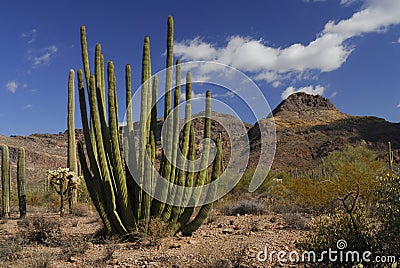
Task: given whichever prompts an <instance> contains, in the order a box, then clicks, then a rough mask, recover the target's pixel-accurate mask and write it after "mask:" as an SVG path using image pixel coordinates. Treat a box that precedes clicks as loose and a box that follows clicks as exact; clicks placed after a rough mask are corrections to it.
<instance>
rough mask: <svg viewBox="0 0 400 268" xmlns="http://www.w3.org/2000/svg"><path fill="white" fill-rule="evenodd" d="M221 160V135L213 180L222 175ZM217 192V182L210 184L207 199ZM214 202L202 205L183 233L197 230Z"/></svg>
mask: <svg viewBox="0 0 400 268" xmlns="http://www.w3.org/2000/svg"><path fill="white" fill-rule="evenodd" d="M221 162H222V146H221V137H219V138H218V139H217V153H216V156H215V160H214V163H213V171H212V174H211V182H214V181H216V180H217V179H218V178H219V176H220V175H221ZM216 192H217V184H216V183H215V184H210V188H209V190H208V192H207V200H212V199H214V197H215V194H216ZM212 205H213V202H210V203H208V204H205V205H203V206H201V208H200V210H199V212H198V214H197V215H196V217H195V218H194V220H193V221H191V222H190V223H189V224H187V225H184V226H183V227H182V229H181V231H182V234H183V235H191V234H192V233H193V232H194V231H196V230H197V229H198V228H199V227H200V226H201V225H202V224H203V222H204V220H205V219H206V218H207V215H208V214H209V213H210V211H211V209H212Z"/></svg>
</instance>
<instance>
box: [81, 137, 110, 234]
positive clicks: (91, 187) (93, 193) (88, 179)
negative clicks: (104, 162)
mask: <svg viewBox="0 0 400 268" xmlns="http://www.w3.org/2000/svg"><path fill="white" fill-rule="evenodd" d="M78 155H79V161H80V163H81V167H82V172H83V178H84V180H85V183H86V187H87V188H88V192H89V195H90V198H91V199H92V201H93V205H94V206H95V208H96V210H97V212H98V213H99V215H100V218H101V220H102V221H103V224H104V227H105V228H106V231H107V233H108V234H112V233H113V227H112V224H111V222H110V220H109V217H108V214H107V212H106V206H105V200H104V198H103V197H102V196H101V194H100V193H101V192H102V189H101V187H100V183H99V181H98V180H96V179H95V178H94V177H93V174H92V173H91V172H90V170H89V167H88V165H87V161H86V155H85V152H84V149H83V144H82V142H81V141H78Z"/></svg>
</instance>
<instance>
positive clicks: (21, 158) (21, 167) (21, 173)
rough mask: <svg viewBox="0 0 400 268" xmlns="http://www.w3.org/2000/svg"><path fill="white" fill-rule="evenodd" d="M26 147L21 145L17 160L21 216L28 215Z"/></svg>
mask: <svg viewBox="0 0 400 268" xmlns="http://www.w3.org/2000/svg"><path fill="white" fill-rule="evenodd" d="M25 173H26V169H25V149H24V148H23V147H20V148H19V149H18V162H17V188H18V204H19V218H20V219H22V218H25V216H26V194H25V180H26V174H25Z"/></svg>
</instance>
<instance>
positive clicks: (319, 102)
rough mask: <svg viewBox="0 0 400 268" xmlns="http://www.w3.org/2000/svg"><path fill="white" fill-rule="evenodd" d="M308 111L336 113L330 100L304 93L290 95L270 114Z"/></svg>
mask: <svg viewBox="0 0 400 268" xmlns="http://www.w3.org/2000/svg"><path fill="white" fill-rule="evenodd" d="M309 110H314V111H316V110H333V111H338V110H337V109H336V107H335V106H334V105H333V104H332V102H331V101H330V100H328V99H327V98H324V97H322V96H320V95H310V94H307V93H304V92H298V93H294V94H291V95H290V96H289V97H288V98H287V99H286V100H283V101H282V102H281V103H280V104H279V105H278V107H276V108H275V109H274V110H273V111H272V113H273V115H274V116H275V115H277V114H278V113H280V112H304V111H309Z"/></svg>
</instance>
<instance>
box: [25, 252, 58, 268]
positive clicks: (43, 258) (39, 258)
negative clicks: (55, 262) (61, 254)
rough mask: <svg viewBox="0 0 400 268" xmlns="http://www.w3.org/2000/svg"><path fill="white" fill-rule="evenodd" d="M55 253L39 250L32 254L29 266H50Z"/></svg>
mask: <svg viewBox="0 0 400 268" xmlns="http://www.w3.org/2000/svg"><path fill="white" fill-rule="evenodd" d="M53 258H54V255H53V254H51V253H49V252H38V253H36V254H32V256H30V258H29V261H28V265H27V267H35V268H50V267H52V265H51V261H52V259H53Z"/></svg>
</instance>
